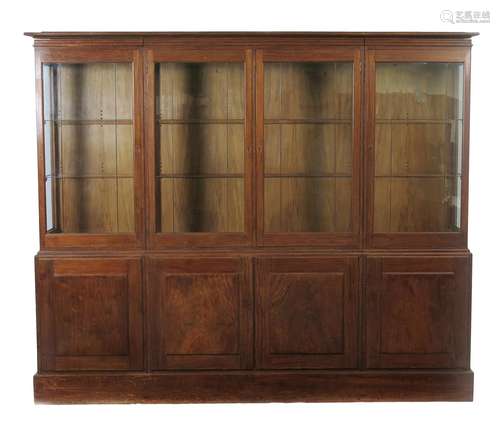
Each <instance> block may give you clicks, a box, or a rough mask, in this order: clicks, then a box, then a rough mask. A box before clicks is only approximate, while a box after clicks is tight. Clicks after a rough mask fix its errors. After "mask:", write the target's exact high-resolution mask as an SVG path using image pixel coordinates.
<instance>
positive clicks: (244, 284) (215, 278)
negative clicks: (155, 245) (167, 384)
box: [147, 257, 253, 370]
mask: <svg viewBox="0 0 500 425" xmlns="http://www.w3.org/2000/svg"><path fill="white" fill-rule="evenodd" d="M147 310H148V311H149V312H150V313H151V314H150V317H149V336H150V338H149V339H150V353H151V362H150V364H151V369H152V370H166V369H245V368H250V367H251V366H252V364H253V362H252V355H253V350H252V333H253V330H252V310H253V303H252V288H251V270H250V263H249V261H248V259H244V258H238V257H236V258H203V259H199V258H176V259H165V258H151V259H149V261H148V305H147Z"/></svg>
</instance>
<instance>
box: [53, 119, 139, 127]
mask: <svg viewBox="0 0 500 425" xmlns="http://www.w3.org/2000/svg"><path fill="white" fill-rule="evenodd" d="M44 122H45V124H47V123H54V124H56V125H60V126H65V125H132V124H133V123H134V122H133V121H132V120H45V121H44Z"/></svg>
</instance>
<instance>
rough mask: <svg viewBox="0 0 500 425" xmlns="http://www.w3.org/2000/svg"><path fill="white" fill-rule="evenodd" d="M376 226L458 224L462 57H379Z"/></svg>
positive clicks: (443, 228) (442, 227)
mask: <svg viewBox="0 0 500 425" xmlns="http://www.w3.org/2000/svg"><path fill="white" fill-rule="evenodd" d="M375 72H376V80H375V87H376V98H375V102H376V104H375V108H376V109H375V166H374V171H375V181H374V223H373V230H374V232H375V233H390V232H396V233H397V232H400V233H401V232H458V231H460V226H461V224H460V222H461V203H462V202H461V191H462V188H461V187H462V181H461V179H462V143H463V142H462V138H463V136H462V131H463V130H462V129H463V118H464V110H463V105H464V98H463V96H464V67H463V64H462V63H438V62H434V63H433V62H419V63H377V64H376V71H375Z"/></svg>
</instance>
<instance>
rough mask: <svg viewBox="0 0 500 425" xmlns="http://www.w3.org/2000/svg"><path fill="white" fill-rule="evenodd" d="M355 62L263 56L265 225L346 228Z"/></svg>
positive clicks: (286, 228) (321, 229)
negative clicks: (267, 60)
mask: <svg viewBox="0 0 500 425" xmlns="http://www.w3.org/2000/svg"><path fill="white" fill-rule="evenodd" d="M352 96H353V64H352V63H341V62H316V63H309V62H300V63H266V64H264V158H265V160H264V230H265V232H349V231H351V225H352V223H351V216H352V214H351V212H352V211H351V199H352V114H353V97H352Z"/></svg>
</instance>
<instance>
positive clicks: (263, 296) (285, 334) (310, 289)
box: [256, 257, 359, 369]
mask: <svg viewBox="0 0 500 425" xmlns="http://www.w3.org/2000/svg"><path fill="white" fill-rule="evenodd" d="M358 291H359V258H356V257H351V258H349V257H287V258H259V259H257V275H256V326H257V333H256V350H257V353H258V357H257V367H259V368H263V369H292V368H296V369H311V368H315V369H327V368H340V369H348V368H355V367H356V365H357V362H358V359H357V339H358V326H357V318H358Z"/></svg>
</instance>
